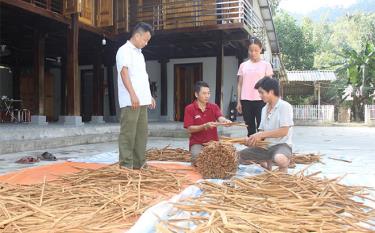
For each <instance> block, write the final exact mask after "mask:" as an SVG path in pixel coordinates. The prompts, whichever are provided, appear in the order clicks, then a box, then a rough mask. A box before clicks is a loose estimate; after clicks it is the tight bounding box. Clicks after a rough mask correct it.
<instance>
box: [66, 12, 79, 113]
mask: <svg viewBox="0 0 375 233" xmlns="http://www.w3.org/2000/svg"><path fill="white" fill-rule="evenodd" d="M78 33H79V29H78V13H75V14H72V15H71V25H70V27H69V28H68V50H67V70H66V74H67V115H70V116H80V114H81V95H80V91H81V90H80V86H81V80H80V79H79V75H78Z"/></svg>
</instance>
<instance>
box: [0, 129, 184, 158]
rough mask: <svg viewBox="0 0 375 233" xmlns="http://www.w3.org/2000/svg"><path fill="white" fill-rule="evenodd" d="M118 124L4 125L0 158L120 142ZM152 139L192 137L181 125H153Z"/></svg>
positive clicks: (0, 139)
mask: <svg viewBox="0 0 375 233" xmlns="http://www.w3.org/2000/svg"><path fill="white" fill-rule="evenodd" d="M119 133H120V125H119V124H118V123H106V124H85V125H83V126H78V127H77V126H66V125H62V124H57V123H56V124H48V125H46V126H38V125H31V124H0V155H1V154H6V153H15V152H20V151H30V150H39V149H47V148H58V147H65V146H72V145H81V144H91V143H101V142H111V141H116V140H118V134H119ZM149 136H150V137H172V138H185V137H188V135H187V133H186V131H185V129H184V128H183V125H182V123H180V122H150V123H149Z"/></svg>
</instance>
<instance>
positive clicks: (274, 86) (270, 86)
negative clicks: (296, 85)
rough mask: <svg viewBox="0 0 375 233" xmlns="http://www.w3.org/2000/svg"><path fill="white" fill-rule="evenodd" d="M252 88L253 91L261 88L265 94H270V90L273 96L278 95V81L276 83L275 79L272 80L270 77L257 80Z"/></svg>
mask: <svg viewBox="0 0 375 233" xmlns="http://www.w3.org/2000/svg"><path fill="white" fill-rule="evenodd" d="M254 88H255V89H259V88H262V89H263V90H265V91H267V92H270V91H271V90H273V93H274V94H275V96H279V95H280V85H279V81H277V80H276V79H273V78H271V77H267V76H266V77H264V78H262V79H261V80H259V81H258V82H257V83H256V84H255V87H254Z"/></svg>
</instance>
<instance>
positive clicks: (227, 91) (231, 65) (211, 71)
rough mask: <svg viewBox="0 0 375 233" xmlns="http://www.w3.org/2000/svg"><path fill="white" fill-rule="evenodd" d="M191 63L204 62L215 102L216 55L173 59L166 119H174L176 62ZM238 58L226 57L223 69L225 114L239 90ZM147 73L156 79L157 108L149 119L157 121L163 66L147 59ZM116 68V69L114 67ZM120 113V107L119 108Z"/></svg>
mask: <svg viewBox="0 0 375 233" xmlns="http://www.w3.org/2000/svg"><path fill="white" fill-rule="evenodd" d="M189 63H202V64H203V81H205V82H207V83H208V85H209V86H210V90H211V97H210V102H215V91H216V57H204V58H184V59H171V60H170V61H169V62H168V63H167V85H168V86H167V92H168V93H167V101H168V102H167V105H168V115H167V119H166V120H170V121H173V120H174V97H175V94H174V65H175V64H189ZM237 64H238V60H237V58H236V57H234V56H230V57H229V56H226V57H224V68H223V69H224V70H223V88H222V95H223V96H222V97H223V106H222V111H223V114H224V115H225V116H227V114H228V106H229V102H230V101H231V91H232V87H233V91H234V92H236V91H237V70H238V67H237V66H238V65H237ZM146 69H147V73H148V75H149V77H150V81H151V82H152V81H155V82H156V85H157V98H156V104H157V106H156V109H155V110H150V111H149V120H150V121H157V120H161V118H160V103H161V100H160V97H161V86H160V85H161V84H160V72H161V66H160V63H159V62H158V61H147V62H146ZM114 70H115V69H114ZM116 73H117V72H116V71H115V72H114V75H115V77H114V78H115V92H116V97H115V99H116V106H118V104H117V102H118V99H117V74H116ZM117 113H119V109H117Z"/></svg>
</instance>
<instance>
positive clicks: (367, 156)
mask: <svg viewBox="0 0 375 233" xmlns="http://www.w3.org/2000/svg"><path fill="white" fill-rule="evenodd" d="M225 133H230V134H231V135H232V137H241V136H244V135H245V131H244V129H243V128H230V129H225ZM293 142H294V151H295V152H303V153H305V152H314V153H320V154H322V155H323V162H324V164H315V165H313V166H312V167H311V168H310V169H309V170H310V171H311V172H314V171H322V173H323V174H324V175H327V176H329V177H336V176H342V175H345V174H346V177H345V179H344V181H345V183H348V184H351V185H366V186H371V187H373V188H375V128H374V127H304V126H296V127H294V135H293ZM167 145H170V146H172V147H180V148H185V149H187V148H188V139H187V138H165V137H163V138H160V137H150V138H149V142H148V145H147V147H148V148H153V147H156V148H162V147H165V146H167ZM240 148H241V146H238V149H240ZM44 151H49V152H51V153H52V154H54V155H55V156H56V157H57V158H58V161H57V162H61V161H64V160H69V159H76V160H77V159H78V160H81V161H86V160H88V161H90V160H92V159H94V160H95V156H99V157H103V156H104V157H105V156H106V155H108V156H110V157H111V160H116V156H117V153H118V148H117V142H116V141H113V142H107V143H98V144H85V145H77V146H68V147H61V148H55V149H44V150H36V151H24V152H18V153H11V154H3V155H0V174H4V173H7V172H11V171H15V170H19V169H22V168H25V167H32V166H40V165H45V164H49V163H55V162H39V163H36V164H17V163H15V161H16V160H18V159H19V158H21V157H23V156H25V155H38V154H41V153H43V152H44ZM114 154H116V155H114ZM328 157H332V158H338V159H345V160H349V161H352V163H346V162H341V161H336V160H332V159H329V158H328ZM301 167H303V166H302V165H300V166H297V168H296V169H299V168H301ZM290 171H291V172H292V170H290Z"/></svg>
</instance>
